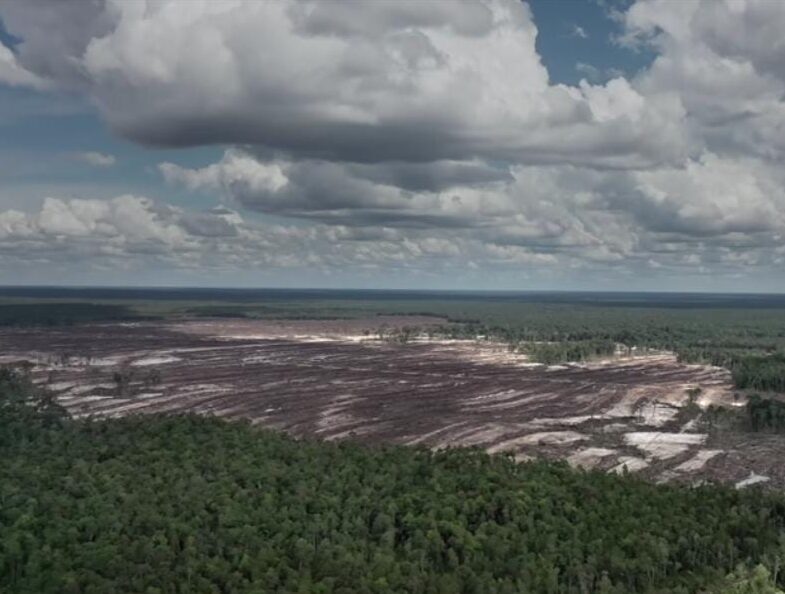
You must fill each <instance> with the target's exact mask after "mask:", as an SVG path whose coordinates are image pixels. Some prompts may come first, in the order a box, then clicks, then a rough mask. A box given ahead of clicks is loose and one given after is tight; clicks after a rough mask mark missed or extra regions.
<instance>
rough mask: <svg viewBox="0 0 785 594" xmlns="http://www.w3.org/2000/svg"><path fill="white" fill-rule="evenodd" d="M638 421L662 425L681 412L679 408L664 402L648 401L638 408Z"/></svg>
mask: <svg viewBox="0 0 785 594" xmlns="http://www.w3.org/2000/svg"><path fill="white" fill-rule="evenodd" d="M637 412H638V422H639V423H641V424H643V425H649V426H651V427H662V426H663V425H664V424H665V423H667V422H668V421H672V420H673V419H675V418H676V415H678V414H679V409H678V408H676V407H674V406H672V405H670V404H665V403H663V402H659V401H654V402H646V403H645V404H643V405H642V406H641V407H640V408H638V411H637Z"/></svg>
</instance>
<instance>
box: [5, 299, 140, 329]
mask: <svg viewBox="0 0 785 594" xmlns="http://www.w3.org/2000/svg"><path fill="white" fill-rule="evenodd" d="M140 317H141V316H140V315H138V314H136V313H134V312H133V311H132V310H130V309H129V308H128V307H126V306H124V305H114V304H106V303H100V304H99V303H3V304H0V326H67V325H71V324H78V323H85V322H100V321H109V320H113V321H118V320H131V319H140Z"/></svg>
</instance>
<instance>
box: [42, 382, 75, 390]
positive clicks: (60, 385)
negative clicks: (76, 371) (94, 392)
mask: <svg viewBox="0 0 785 594" xmlns="http://www.w3.org/2000/svg"><path fill="white" fill-rule="evenodd" d="M76 385H77V383H76V382H51V383H49V384H46V387H47V388H48V389H49V390H55V391H57V392H61V391H63V390H70V389H71V388H74V387H76Z"/></svg>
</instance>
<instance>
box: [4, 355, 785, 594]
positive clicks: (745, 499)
mask: <svg viewBox="0 0 785 594" xmlns="http://www.w3.org/2000/svg"><path fill="white" fill-rule="evenodd" d="M0 461H1V462H0V502H1V503H2V505H0V535H2V538H0V591H2V592H8V593H14V594H50V593H52V594H54V593H57V594H77V593H80V594H81V593H90V594H110V593H115V592H134V593H136V592H139V593H145V594H164V593H173V594H174V593H183V594H190V593H196V592H198V593H199V594H224V593H232V594H257V593H262V592H265V593H267V592H278V593H293V594H294V593H309V594H311V593H314V594H355V593H362V594H366V593H367V594H386V593H401V594H404V593H406V594H455V593H465V594H516V593H520V592H532V593H535V592H536V593H538V594H539V593H543V594H557V593H559V594H562V593H563V594H583V593H592V594H595V593H598V594H611V593H615V594H630V593H636V592H641V593H644V592H645V593H648V594H657V593H660V594H665V593H669V594H687V593H693V592H711V593H714V594H731V593H737V594H738V593H742V592H748V593H752V592H761V593H763V592H767V593H777V592H779V590H776V589H775V586H774V581H775V579H776V580H779V581H780V583H781V582H782V581H783V573H782V572H777V568H779V567H781V566H782V561H783V560H784V559H783V555H784V553H783V545H782V543H783V541H784V539H785V498H783V496H782V495H779V494H765V493H763V492H746V491H736V490H734V489H730V488H724V487H719V486H703V487H696V488H689V487H685V486H666V485H655V484H649V483H647V482H645V481H643V480H640V479H638V478H635V477H632V476H615V475H607V474H603V473H600V472H582V471H575V470H572V469H570V468H569V467H568V466H567V465H566V464H558V463H550V462H532V463H527V464H523V465H519V464H516V463H515V462H513V461H512V460H511V459H510V458H508V457H504V456H488V455H486V454H484V453H482V452H480V451H478V450H475V449H455V450H448V451H444V452H431V451H429V450H427V449H423V448H404V447H363V446H360V445H356V444H350V443H342V444H335V443H322V442H317V441H308V440H303V441H295V440H293V439H289V438H287V437H285V436H282V435H278V434H275V433H272V432H268V431H260V430H259V429H258V428H255V427H252V426H251V425H249V424H242V423H234V424H233V423H229V422H226V421H222V420H219V419H214V418H203V417H196V416H180V417H178V416H159V417H155V416H147V417H144V418H133V417H132V418H123V419H113V420H106V421H88V420H71V419H69V418H67V416H66V415H65V413H64V411H63V410H62V409H60V408H59V407H58V406H57V405H56V403H55V402H54V401H53V400H52V399H51V397H49V396H47V395H46V394H45V393H42V392H39V391H37V390H36V389H35V388H34V387H33V386H32V385H31V384H30V382H29V381H27V380H26V378H25V377H24V376H23V375H20V374H18V373H16V372H12V371H8V370H4V371H0ZM766 567H769V568H770V569H771V570H772V571H771V572H769V571H768V570H767V569H766ZM775 576H776V578H775ZM779 594H781V592H780V593H779Z"/></svg>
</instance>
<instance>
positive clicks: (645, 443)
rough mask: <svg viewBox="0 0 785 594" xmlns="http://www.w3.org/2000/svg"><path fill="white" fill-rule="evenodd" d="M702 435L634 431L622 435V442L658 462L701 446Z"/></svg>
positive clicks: (704, 436) (704, 435)
mask: <svg viewBox="0 0 785 594" xmlns="http://www.w3.org/2000/svg"><path fill="white" fill-rule="evenodd" d="M705 440H706V434H704V433H664V432H660V431H635V432H632V433H625V434H624V441H625V442H626V443H627V444H628V445H631V446H635V447H636V448H638V449H639V450H642V451H644V452H645V453H646V455H647V456H648V457H651V458H656V459H659V460H666V459H668V458H673V457H674V456H678V455H679V454H683V453H684V452H686V451H687V450H689V448H690V446H693V445H699V444H702V443H703V442H704V441H705Z"/></svg>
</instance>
